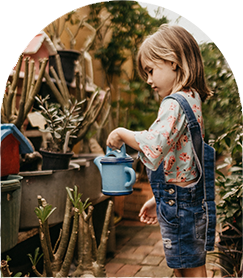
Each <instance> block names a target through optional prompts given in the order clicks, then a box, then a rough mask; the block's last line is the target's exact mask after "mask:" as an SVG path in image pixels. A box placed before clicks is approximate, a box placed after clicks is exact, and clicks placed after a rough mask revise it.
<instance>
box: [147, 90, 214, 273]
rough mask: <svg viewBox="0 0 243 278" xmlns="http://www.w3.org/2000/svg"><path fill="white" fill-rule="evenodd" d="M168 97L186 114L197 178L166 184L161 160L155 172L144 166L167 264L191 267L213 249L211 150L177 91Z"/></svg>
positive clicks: (200, 262)
mask: <svg viewBox="0 0 243 278" xmlns="http://www.w3.org/2000/svg"><path fill="white" fill-rule="evenodd" d="M168 97H171V98H174V99H176V100H177V101H178V102H179V103H180V105H181V107H182V108H183V110H184V112H185V114H186V117H187V122H188V128H189V130H190V134H191V138H192V142H193V149H194V150H193V151H194V156H195V159H196V163H197V168H198V172H199V178H198V180H197V182H196V183H195V184H194V185H192V186H190V187H180V186H177V185H174V184H171V183H169V184H167V183H166V182H165V175H164V165H163V163H161V164H160V166H159V168H158V169H157V170H156V171H151V170H149V169H147V174H148V178H149V181H150V184H151V187H152V190H153V194H154V196H155V199H156V203H157V216H158V221H159V224H160V229H161V234H162V238H163V243H164V251H165V256H166V260H167V264H168V266H169V267H171V268H193V267H198V266H201V265H204V264H205V259H206V251H212V250H213V249H214V240H215V225H216V207H215V202H214V197H215V194H214V180H215V176H214V172H215V151H214V149H213V148H212V147H210V146H209V145H207V144H206V143H205V142H204V141H203V139H202V136H201V129H200V126H199V124H198V122H197V120H196V118H195V116H194V113H193V111H192V109H191V107H190V105H189V104H188V102H187V101H186V99H185V98H184V97H183V96H181V95H180V94H173V95H170V96H168Z"/></svg>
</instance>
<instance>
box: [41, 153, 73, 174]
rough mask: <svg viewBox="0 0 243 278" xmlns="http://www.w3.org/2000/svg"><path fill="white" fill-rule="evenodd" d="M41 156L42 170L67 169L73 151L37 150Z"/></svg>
mask: <svg viewBox="0 0 243 278" xmlns="http://www.w3.org/2000/svg"><path fill="white" fill-rule="evenodd" d="M39 152H40V154H41V155H42V158H43V163H42V170H65V169H68V167H69V163H70V160H71V158H72V156H73V152H67V153H61V152H53V151H48V150H44V149H40V150H39Z"/></svg>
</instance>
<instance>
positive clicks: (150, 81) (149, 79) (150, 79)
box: [147, 75, 152, 85]
mask: <svg viewBox="0 0 243 278" xmlns="http://www.w3.org/2000/svg"><path fill="white" fill-rule="evenodd" d="M147 84H149V85H151V84H152V78H151V76H150V75H148V78H147Z"/></svg>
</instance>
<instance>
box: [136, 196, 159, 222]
mask: <svg viewBox="0 0 243 278" xmlns="http://www.w3.org/2000/svg"><path fill="white" fill-rule="evenodd" d="M139 217H140V221H141V222H143V223H146V224H149V225H150V224H156V223H157V222H158V220H157V212H156V201H155V198H154V197H152V198H151V199H150V200H148V201H147V202H146V203H145V204H144V205H143V207H142V208H141V210H140V213H139Z"/></svg>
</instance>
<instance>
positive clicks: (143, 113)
mask: <svg viewBox="0 0 243 278" xmlns="http://www.w3.org/2000/svg"><path fill="white" fill-rule="evenodd" d="M103 9H106V10H107V11H108V12H110V13H111V18H110V24H109V25H108V26H107V30H105V31H104V30H103V35H102V34H101V32H100V34H98V36H97V37H98V38H99V39H100V41H102V38H104V34H106V32H108V30H112V36H111V39H110V41H109V43H108V44H100V47H97V46H99V44H98V43H96V54H95V57H96V58H98V59H100V61H101V63H102V67H103V70H104V72H105V75H106V80H107V83H108V85H110V84H111V83H112V81H113V78H114V77H115V76H119V77H121V74H122V73H124V74H125V77H124V75H123V78H121V79H120V85H121V86H120V88H121V92H122V93H125V95H126V94H127V97H126V98H125V99H126V100H124V99H121V100H120V104H119V105H120V120H119V124H120V125H123V126H125V127H127V128H130V129H134V130H143V129H147V128H148V127H149V126H150V124H151V122H153V120H155V118H156V115H157V111H158V108H159V102H158V101H157V100H156V96H154V94H153V92H152V90H151V88H150V86H148V85H147V84H145V83H144V81H142V80H141V78H140V77H139V75H138V72H137V65H136V57H137V53H138V49H139V46H140V45H141V43H142V42H143V40H144V38H145V37H147V36H148V35H150V34H153V33H154V32H155V31H156V30H157V28H158V27H159V26H160V25H161V24H164V23H168V20H167V18H166V17H165V16H163V15H161V14H160V12H159V9H158V10H157V11H156V14H157V16H156V18H153V17H151V16H150V15H149V14H148V12H147V9H145V8H142V7H141V6H140V5H139V4H138V3H137V2H135V1H109V2H101V3H97V4H93V5H91V13H90V22H91V21H92V22H93V24H95V26H99V24H100V19H99V16H98V15H99V14H100V13H101V12H102V11H103ZM128 58H129V59H131V60H132V73H130V74H127V73H126V72H125V71H124V69H123V67H122V66H123V65H124V63H125V62H126V61H127V60H128ZM123 96H124V94H123ZM113 107H114V108H116V107H117V102H116V101H115V102H113ZM114 110H115V109H114ZM114 118H116V117H114Z"/></svg>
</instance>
